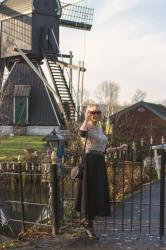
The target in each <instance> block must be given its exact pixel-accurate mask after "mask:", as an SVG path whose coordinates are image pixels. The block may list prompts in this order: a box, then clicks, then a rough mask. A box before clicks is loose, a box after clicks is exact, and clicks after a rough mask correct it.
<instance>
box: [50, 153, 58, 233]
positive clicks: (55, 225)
mask: <svg viewBox="0 0 166 250" xmlns="http://www.w3.org/2000/svg"><path fill="white" fill-rule="evenodd" d="M50 172H51V184H52V192H51V201H52V202H51V205H52V234H53V235H56V234H58V233H59V205H58V204H59V194H58V178H57V165H56V153H55V151H53V152H52V154H51V171H50Z"/></svg>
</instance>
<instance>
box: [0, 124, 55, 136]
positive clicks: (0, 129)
mask: <svg viewBox="0 0 166 250" xmlns="http://www.w3.org/2000/svg"><path fill="white" fill-rule="evenodd" d="M53 129H56V131H57V132H59V127H58V126H27V127H24V128H17V130H16V129H15V128H14V127H13V126H0V136H1V135H12V134H14V130H15V132H16V133H17V134H21V135H23V134H24V135H43V136H44V135H47V134H49V133H51V132H52V130H53Z"/></svg>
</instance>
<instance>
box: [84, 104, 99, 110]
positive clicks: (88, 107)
mask: <svg viewBox="0 0 166 250" xmlns="http://www.w3.org/2000/svg"><path fill="white" fill-rule="evenodd" d="M86 110H87V111H89V110H90V111H95V110H98V111H100V110H101V109H100V106H99V105H98V104H89V105H88V106H87V109H86Z"/></svg>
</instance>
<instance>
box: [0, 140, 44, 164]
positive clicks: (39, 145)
mask: <svg viewBox="0 0 166 250" xmlns="http://www.w3.org/2000/svg"><path fill="white" fill-rule="evenodd" d="M42 138H43V137H42V136H3V137H0V161H11V160H14V159H17V156H18V155H19V154H21V153H22V152H23V149H33V150H34V151H37V152H38V154H40V153H41V152H42V151H43V147H44V144H45V142H44V141H42Z"/></svg>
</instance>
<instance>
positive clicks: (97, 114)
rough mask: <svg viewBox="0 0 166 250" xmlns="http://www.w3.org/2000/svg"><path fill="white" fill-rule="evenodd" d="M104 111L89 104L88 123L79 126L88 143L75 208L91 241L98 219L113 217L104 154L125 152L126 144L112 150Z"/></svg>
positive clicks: (86, 119) (94, 236)
mask: <svg viewBox="0 0 166 250" xmlns="http://www.w3.org/2000/svg"><path fill="white" fill-rule="evenodd" d="M100 120H101V110H100V108H99V106H98V105H94V104H93V105H89V106H88V107H87V110H86V112H85V120H84V122H83V124H82V126H81V127H80V136H81V137H83V138H84V142H85V140H86V146H85V169H84V176H83V180H81V181H80V182H79V183H78V184H79V185H78V194H77V199H76V204H75V209H76V210H77V211H80V212H81V214H82V215H83V216H84V219H82V220H81V225H82V226H83V227H84V228H85V230H86V233H87V234H88V236H89V237H90V238H97V237H96V235H95V232H94V230H93V222H94V219H95V217H96V216H110V215H111V212H110V204H109V200H110V196H109V186H108V179H107V170H106V167H105V157H104V153H105V152H106V153H108V154H109V153H112V152H114V151H115V150H120V149H124V148H126V147H127V145H126V144H123V145H121V146H120V147H118V148H112V147H109V148H107V149H106V145H107V143H108V140H107V137H106V136H105V135H104V133H103V130H102V128H101V127H100V125H99V122H100Z"/></svg>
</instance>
